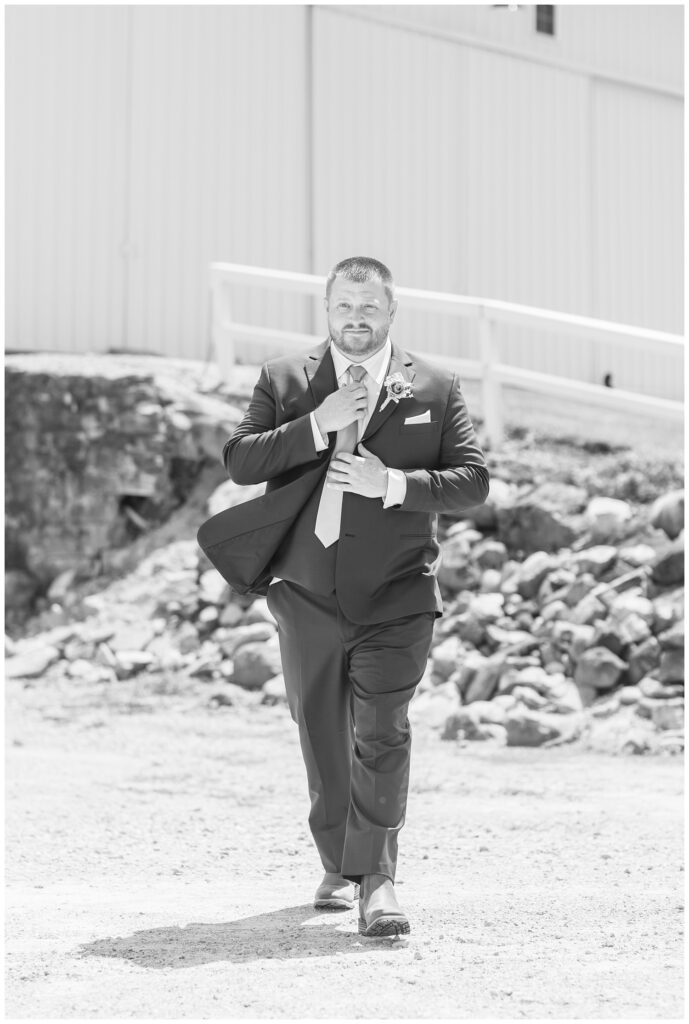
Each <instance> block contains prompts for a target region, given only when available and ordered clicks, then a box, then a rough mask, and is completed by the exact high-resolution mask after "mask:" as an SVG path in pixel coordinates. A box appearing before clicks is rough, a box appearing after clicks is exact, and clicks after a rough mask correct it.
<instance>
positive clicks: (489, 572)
mask: <svg viewBox="0 0 689 1024" xmlns="http://www.w3.org/2000/svg"><path fill="white" fill-rule="evenodd" d="M501 584H502V573H501V572H500V570H499V569H484V570H483V573H482V574H481V583H480V589H481V593H482V594H492V593H497V592H499V590H500V587H501Z"/></svg>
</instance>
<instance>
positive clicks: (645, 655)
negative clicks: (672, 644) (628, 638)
mask: <svg viewBox="0 0 689 1024" xmlns="http://www.w3.org/2000/svg"><path fill="white" fill-rule="evenodd" d="M627 657H628V661H629V678H630V680H631V681H632V682H633V683H638V682H639V681H640V680H641V679H643V678H644V676H646V675H648V674H649V673H650V672H653V671H654V669H656V668H657V667H658V666H659V665H660V643H659V642H658V639H657V638H656V637H654V636H649V637H648V638H647V639H646V640H644V641H642V642H641V643H639V644H634V645H632V647H630V649H629V654H628V656H627Z"/></svg>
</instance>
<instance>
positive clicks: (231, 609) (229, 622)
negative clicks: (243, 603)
mask: <svg viewBox="0 0 689 1024" xmlns="http://www.w3.org/2000/svg"><path fill="white" fill-rule="evenodd" d="M243 616H244V612H243V611H242V609H241V608H240V607H239V605H238V604H233V603H230V604H226V605H225V607H224V608H223V609H222V610H221V612H220V618H219V620H218V621H219V624H220V625H221V626H237V625H239V623H240V622H241V620H242V618H243Z"/></svg>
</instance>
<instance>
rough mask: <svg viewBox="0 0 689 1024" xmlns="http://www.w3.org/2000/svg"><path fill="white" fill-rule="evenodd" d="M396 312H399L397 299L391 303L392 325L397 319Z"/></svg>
mask: <svg viewBox="0 0 689 1024" xmlns="http://www.w3.org/2000/svg"><path fill="white" fill-rule="evenodd" d="M396 312H397V299H394V301H393V302H391V303H390V323H392V321H393V320H394V319H395V313H396Z"/></svg>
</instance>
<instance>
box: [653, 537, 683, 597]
mask: <svg viewBox="0 0 689 1024" xmlns="http://www.w3.org/2000/svg"><path fill="white" fill-rule="evenodd" d="M651 579H652V580H653V582H654V583H658V584H660V585H661V586H663V587H669V586H672V585H673V584H676V583H683V582H684V537H683V536H681V537H678V538H677V540H675V541H673V542H672V543H671V544H670V545H668V547H666V548H664V549H663V550H662V551H659V552H658V554H657V555H656V557H655V558H654V559H653V561H652V562H651Z"/></svg>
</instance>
